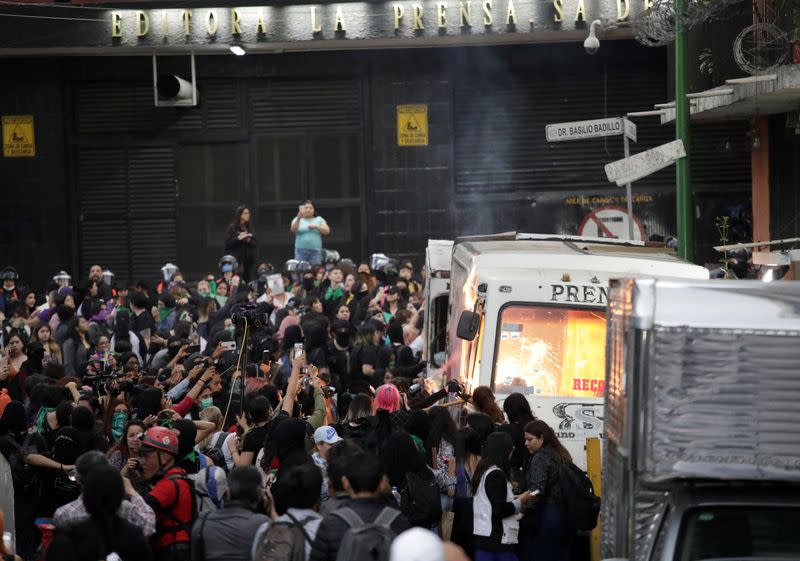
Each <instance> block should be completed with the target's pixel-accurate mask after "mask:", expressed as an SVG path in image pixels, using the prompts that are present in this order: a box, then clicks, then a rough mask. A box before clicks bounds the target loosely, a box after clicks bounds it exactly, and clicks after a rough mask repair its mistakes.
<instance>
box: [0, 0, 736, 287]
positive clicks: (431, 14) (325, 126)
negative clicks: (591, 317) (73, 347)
mask: <svg viewBox="0 0 800 561" xmlns="http://www.w3.org/2000/svg"><path fill="white" fill-rule="evenodd" d="M643 6H644V2H638V1H633V0H631V2H629V3H628V2H618V3H616V5H615V4H613V3H610V2H608V3H606V2H603V3H596V2H590V1H586V2H584V1H582V0H576V1H574V2H573V1H570V0H564V1H563V2H562V1H560V0H555V1H548V2H543V1H540V0H532V1H529V2H527V3H522V2H514V1H513V0H510V1H509V2H506V1H505V0H503V1H501V2H497V1H496V0H495V2H494V4H492V2H491V1H489V0H487V2H472V3H470V2H458V3H454V2H451V3H431V4H416V3H413V2H399V3H386V4H384V3H368V4H367V3H364V4H362V3H349V4H339V5H337V4H324V5H317V6H308V5H300V6H295V5H283V4H282V5H280V6H265V7H258V6H248V7H243V8H235V7H231V6H224V7H222V8H220V7H216V8H212V7H208V6H199V5H198V6H197V7H193V8H192V9H190V10H189V9H186V8H180V9H178V8H175V9H171V8H169V9H159V10H154V9H148V8H143V9H130V8H129V7H128V5H126V6H125V9H119V10H112V9H110V8H104V7H100V6H86V5H84V7H83V8H80V9H79V8H73V10H72V11H70V10H68V9H67V8H65V7H53V8H52V9H48V10H49V11H48V13H49V14H52V15H53V17H57V18H67V17H70V18H72V19H69V20H67V19H63V20H59V19H55V20H39V19H36V18H27V17H20V18H3V19H4V20H6V21H2V22H0V24H1V25H4V26H6V30H5V31H3V32H0V38H2V39H0V54H2V55H3V58H2V59H0V71H2V74H1V75H2V76H3V83H4V85H5V87H4V88H3V89H2V90H0V112H1V113H2V115H3V116H10V117H13V116H23V117H25V116H32V117H33V122H32V131H33V136H34V137H35V141H34V142H33V144H35V153H34V154H33V155H30V154H28V155H22V156H20V155H13V156H11V157H3V158H0V177H3V186H4V188H3V189H2V190H0V192H1V193H2V194H0V197H2V198H3V203H2V205H3V208H4V212H3V213H2V217H0V232H1V233H0V255H3V256H4V259H3V261H4V262H8V264H14V265H16V266H18V268H19V269H20V271H21V273H22V274H23V276H26V277H28V278H32V279H33V278H37V279H41V278H49V277H50V276H52V275H53V274H54V273H55V272H56V271H57V270H59V269H67V270H68V271H70V272H72V274H73V276H75V277H83V275H84V274H85V271H86V269H88V267H89V266H90V265H91V264H93V263H96V262H97V263H99V264H101V265H103V266H104V267H108V268H110V269H111V270H112V271H113V272H114V273H115V274H116V275H117V279H118V280H120V281H123V282H130V281H136V280H139V279H152V278H154V277H156V276H157V275H158V271H159V269H160V267H161V266H162V265H163V264H164V263H165V262H166V261H172V262H175V263H177V264H178V265H179V266H180V268H181V269H182V270H183V271H184V272H185V273H187V274H189V275H197V274H203V273H205V272H208V271H210V270H213V268H214V267H215V266H216V263H217V261H218V259H219V258H220V257H221V255H222V253H223V242H224V239H223V238H224V234H225V230H226V228H227V226H228V224H229V223H230V222H231V220H232V219H233V213H234V209H235V207H236V206H237V205H239V204H245V205H248V206H249V207H250V208H251V209H252V210H253V212H254V219H253V221H254V227H255V232H256V237H257V239H258V241H259V255H260V258H261V259H263V260H268V261H271V262H273V263H276V264H278V263H282V262H283V261H284V260H286V259H287V258H289V257H290V256H291V255H290V253H289V252H290V248H291V243H292V240H291V235H290V233H289V223H290V221H291V218H292V217H293V216H294V215H295V214H296V212H297V205H298V204H299V203H300V202H301V201H303V200H305V199H307V198H310V199H313V200H314V201H315V202H316V204H317V208H318V213H319V214H320V215H322V216H323V217H325V218H326V220H327V221H328V222H329V224H330V226H331V230H332V233H331V236H330V237H329V239H328V240H327V246H328V247H330V248H332V249H337V250H338V251H339V252H340V253H341V254H342V256H348V257H351V258H353V259H359V258H364V257H366V256H368V255H369V254H370V253H372V252H383V253H387V254H390V255H396V256H409V257H415V256H420V255H421V253H422V252H423V249H424V247H425V244H426V241H427V239H429V238H452V237H454V236H457V235H469V234H482V233H493V232H501V231H510V230H518V231H528V232H538V233H560V234H579V233H580V234H584V235H600V236H604V235H615V234H616V233H617V232H618V231H620V230H619V229H620V225H621V223H622V222H623V217H622V216H623V214H624V213H623V210H624V207H625V203H626V199H625V191H624V188H623V189H620V188H618V187H616V185H615V184H612V183H609V182H608V181H607V179H606V177H605V173H604V171H603V166H604V165H605V164H606V163H608V162H611V161H614V160H617V159H620V158H622V156H623V148H622V140H621V137H619V136H617V137H608V138H601V139H592V140H585V141H578V142H569V143H566V142H562V143H548V142H547V140H546V137H545V126H546V125H547V124H549V123H558V122H569V121H582V120H587V119H597V118H604V117H617V116H623V115H625V114H626V113H628V112H631V111H640V110H645V109H650V108H652V105H653V103H657V102H660V101H663V100H664V99H665V98H669V92H668V76H669V71H668V68H669V60H668V53H667V50H666V49H648V48H645V47H643V46H640V45H639V44H638V43H636V42H635V41H633V40H632V39H631V37H632V35H631V33H630V31H629V30H626V28H625V27H624V25H622V24H624V23H625V20H629V19H630V18H631V17H632V16H633V15H634V14H635V13H636V11H637V10H639V9H642V7H643ZM626 10H628V12H627V13H626ZM16 13H18V14H20V15H21V16H26V15H36V14H39V13H41V12H35V11H32V9H28V10H26V9H22V8H19V9H18V10H17V12H16ZM187 13H191V15H190V16H187V15H186V14H187ZM212 13H213V15H210V14H212ZM74 14H79V15H77V16H76V15H74ZM81 18H83V20H85V21H75V20H80V19H81ZM594 18H603V20H604V21H605V22H617V21H618V20H621V21H619V22H618V23H619V24H620V25H621V27H619V28H617V29H612V30H609V31H607V32H605V34H604V35H603V36H602V37H601V39H602V43H601V49H600V51H599V52H598V53H597V54H596V55H594V56H590V55H588V54H587V53H586V52H585V51H584V49H583V46H582V42H583V39H584V38H585V36H586V34H587V32H588V31H587V24H588V23H589V22H590V21H591V20H592V19H594ZM559 19H560V21H559ZM260 21H261V22H263V27H262V26H261V24H260V23H259V22H260ZM165 22H166V23H165ZM466 22H468V23H469V24H468V25H467V23H466ZM487 22H489V23H487ZM8 26H14V27H15V29H14V32H13V33H10V31H9V30H10V28H9V27H8ZM237 26H238V27H237ZM187 30H188V32H187ZM262 30H263V32H262ZM235 31H239V32H238V33H235ZM231 46H241V47H243V49H244V51H245V52H246V54H245V56H234V55H232V54H231V53H230V50H229V48H230V47H231ZM190 53H193V54H194V66H195V81H196V86H197V104H196V105H194V106H188V107H156V97H157V96H156V95H155V93H154V81H156V80H157V77H156V76H158V75H162V74H175V75H179V76H181V77H183V78H186V79H190V77H191V74H192V69H191V66H192V59H191V56H190ZM153 55H156V56H155V64H156V65H157V72H154V56H153ZM637 125H638V134H637V137H638V138H637V143H636V144H634V145H633V148H632V151H633V152H634V153H635V152H638V151H641V150H645V149H648V148H652V147H654V146H657V145H659V144H663V143H665V142H668V141H670V140H672V139H673V138H674V128H673V127H672V126H671V125H661V124H660V123H659V122H658V120H657V119H652V120H649V119H644V120H640V121H637ZM26 126H27V125H23V128H22V129H19V130H20V131H21V132H20V134H21V135H22V136H20V138H22V137H23V136H24V134H25V133H27V131H28V129H27V128H25V127H26ZM747 130H748V125H747V123H744V122H741V121H735V120H734V121H729V122H715V123H710V124H704V125H702V126H698V127H695V129H694V131H693V133H694V142H693V146H692V155H693V158H694V163H693V179H694V193H695V203H696V219H697V223H696V231H697V236H696V240H695V245H696V255H697V258H698V260H699V261H701V262H702V261H713V260H714V259H715V258H716V257H715V256H714V255H713V252H709V250H708V248H709V247H710V246H711V245H714V244H716V242H717V241H718V239H717V237H716V236H717V233H716V229H715V226H714V221H715V218H716V217H717V216H721V215H723V214H726V213H730V212H736V209H737V208H738V207H747V208H749V205H750V155H749V151H748V150H747V147H746V146H743V143H741V142H738V140H737V139H739V138H741V137H742V136H743V135H745V134H746V132H747ZM408 131H415V132H413V134H406V132H408ZM400 133H403V134H400ZM4 140H5V139H4ZM31 140H34V139H31ZM674 184H675V183H674V172H673V171H672V170H669V169H667V170H664V171H661V172H658V173H657V174H654V175H652V176H650V177H648V178H646V179H644V180H642V181H640V182H637V183H635V184H634V186H633V192H634V215H635V217H636V237H637V238H640V239H648V238H651V237H659V236H664V237H666V236H669V235H674V233H675V228H674V222H675V196H674ZM3 264H5V263H3Z"/></svg>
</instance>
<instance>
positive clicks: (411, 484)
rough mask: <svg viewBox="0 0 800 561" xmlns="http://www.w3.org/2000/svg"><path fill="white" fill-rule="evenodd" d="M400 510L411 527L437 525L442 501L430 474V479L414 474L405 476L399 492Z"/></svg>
mask: <svg viewBox="0 0 800 561" xmlns="http://www.w3.org/2000/svg"><path fill="white" fill-rule="evenodd" d="M400 510H402V511H403V514H405V515H406V517H407V518H408V521H409V522H410V523H411V525H412V526H420V527H422V528H433V527H434V526H435V525H436V524H438V523H439V521H440V520H441V519H442V500H441V497H440V495H439V486H438V485H437V484H436V479H435V478H434V477H433V475H432V474H431V477H430V479H425V478H422V477H420V476H419V475H418V474H416V473H411V472H409V473H407V474H406V485H405V487H404V488H403V490H402V491H400Z"/></svg>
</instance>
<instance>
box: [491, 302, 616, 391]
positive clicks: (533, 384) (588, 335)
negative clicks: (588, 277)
mask: <svg viewBox="0 0 800 561" xmlns="http://www.w3.org/2000/svg"><path fill="white" fill-rule="evenodd" d="M498 339H499V341H498V346H497V354H496V360H495V365H494V375H493V384H494V391H495V392H497V393H502V394H507V393H511V392H521V393H523V394H526V395H538V396H544V397H548V396H568V397H603V391H604V390H605V358H606V318H605V314H604V313H602V312H598V311H593V310H582V309H574V308H559V307H554V306H532V305H512V306H508V307H506V308H505V309H503V310H502V313H501V315H500V325H499V329H498Z"/></svg>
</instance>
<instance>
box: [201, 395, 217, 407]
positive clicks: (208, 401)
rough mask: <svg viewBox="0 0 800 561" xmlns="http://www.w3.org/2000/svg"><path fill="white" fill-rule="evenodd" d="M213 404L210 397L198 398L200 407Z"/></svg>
mask: <svg viewBox="0 0 800 561" xmlns="http://www.w3.org/2000/svg"><path fill="white" fill-rule="evenodd" d="M212 405H214V400H213V399H212V398H210V397H207V398H205V399H201V400H200V408H201V409H205V408H206V407H211V406H212Z"/></svg>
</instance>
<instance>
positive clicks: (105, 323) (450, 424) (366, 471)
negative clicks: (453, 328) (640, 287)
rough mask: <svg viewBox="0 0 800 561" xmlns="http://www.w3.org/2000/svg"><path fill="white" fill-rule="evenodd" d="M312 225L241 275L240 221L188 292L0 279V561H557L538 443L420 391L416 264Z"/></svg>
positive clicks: (571, 538)
mask: <svg viewBox="0 0 800 561" xmlns="http://www.w3.org/2000/svg"><path fill="white" fill-rule="evenodd" d="M304 206H305V207H307V206H308V205H304ZM309 213H310V214H309ZM309 224H313V225H314V226H312V227H311V228H310V229H309V226H308V225H309ZM326 230H327V232H329V231H330V229H329V228H328V226H327V224H325V223H324V220H320V219H319V217H314V212H313V206H312V207H311V210H310V211H309V210H308V208H305V209H304V208H303V207H301V212H300V213H298V218H296V219H295V220H294V221H293V223H292V229H291V231H292V233H294V234H295V235H296V237H297V240H298V244H299V246H298V247H296V257H299V258H300V259H290V260H289V261H287V262H286V263H285V264H284V265H283V266H281V267H274V266H273V265H271V264H269V263H257V262H256V261H255V251H254V249H253V247H252V245H253V240H254V237H253V234H252V228H251V227H250V225H249V211H247V209H239V210H238V211H237V215H236V220H235V221H234V224H233V225H232V227H231V232H229V235H228V243H226V251H227V252H228V254H227V255H225V256H224V257H223V258H222V259H221V260H220V261H219V263H218V267H217V268H216V270H214V271H213V272H209V273H208V274H207V275H203V276H202V277H201V278H193V279H190V278H185V277H184V275H183V274H182V273H181V272H180V270H179V268H178V267H176V266H175V265H172V264H170V263H168V264H166V265H165V266H164V267H163V268H162V270H161V275H160V276H159V275H158V272H157V271H154V275H153V277H154V278H157V280H156V281H155V282H152V281H148V280H147V279H145V280H138V281H135V283H131V284H130V285H129V286H127V285H125V286H118V285H117V283H115V282H114V280H113V275H111V274H110V273H109V272H108V271H103V269H102V268H101V267H100V266H99V265H95V266H92V267H91V268H90V269H89V271H88V276H86V277H84V278H80V279H77V278H76V279H75V280H74V282H73V279H72V278H71V277H70V276H69V275H68V274H66V273H64V272H61V273H59V274H57V275H56V276H54V277H53V279H52V281H51V282H50V285H49V286H48V287H47V289H46V292H41V293H40V292H35V291H33V290H31V289H29V288H27V283H26V282H25V281H26V280H30V279H21V278H19V275H18V274H17V272H16V271H15V270H14V269H13V268H12V267H7V268H6V269H4V270H3V271H2V272H0V277H2V290H0V320H1V321H2V326H3V328H2V332H1V333H0V347H2V359H0V392H1V393H0V527H2V530H3V535H4V540H3V544H2V546H0V554H1V555H0V557H2V559H22V560H24V561H34V560H38V559H45V560H47V561H78V560H80V561H83V560H86V561H98V560H110V561H119V560H121V561H147V560H150V559H153V560H157V561H189V560H194V561H222V560H225V561H249V560H253V561H278V560H285V561H309V560H310V561H345V560H346V561H362V560H364V561H366V560H370V561H388V560H391V561H401V560H408V561H444V560H445V559H447V560H449V561H456V560H458V561H464V560H466V559H473V560H474V561H517V560H518V561H550V560H552V561H567V560H568V559H570V555H571V550H572V549H574V548H573V547H572V546H573V544H574V543H575V541H576V530H575V528H574V527H573V525H572V524H571V523H570V512H569V508H570V504H569V500H568V497H564V496H563V495H564V487H563V484H562V483H561V482H560V480H561V468H562V467H563V466H565V465H569V464H571V458H570V456H569V452H567V450H566V449H565V448H564V447H563V446H562V445H561V443H560V442H559V441H558V438H557V437H556V435H555V434H554V432H553V430H552V429H551V428H550V427H549V426H548V425H547V424H545V423H544V422H542V421H540V420H537V419H536V418H535V417H534V416H533V414H532V413H531V409H530V406H529V403H528V401H527V398H526V397H525V396H523V395H521V394H512V395H511V396H510V397H508V398H507V399H505V400H504V402H503V403H502V408H501V407H500V406H498V404H497V403H496V401H495V399H494V396H493V395H492V392H491V390H490V389H489V388H488V387H477V388H470V389H471V391H470V393H469V395H467V391H466V388H465V387H464V385H463V383H462V382H463V381H459V380H457V379H451V378H450V377H449V376H448V375H447V373H446V372H445V376H444V377H443V379H444V380H445V381H444V382H442V381H439V382H438V384H437V383H435V382H434V381H433V380H434V379H438V380H441V379H442V376H441V374H442V372H441V371H439V372H438V375H439V376H438V378H437V377H436V376H434V375H433V374H434V373H433V372H432V371H431V369H430V367H429V366H428V365H427V364H426V363H425V362H423V361H422V359H421V354H422V347H423V334H422V325H423V317H424V313H425V310H424V306H423V290H424V286H425V280H426V279H425V271H424V268H422V269H416V268H415V267H414V265H413V264H412V263H411V262H407V261H394V260H391V259H388V258H385V256H382V255H377V256H373V259H372V260H370V261H368V262H361V263H355V262H352V261H350V260H349V259H339V256H338V255H336V254H335V253H334V252H326V251H324V250H321V249H320V248H321V244H320V243H318V242H317V241H316V240H315V239H314V237H315V236H314V234H313V233H310V232H311V231H314V232H317V233H318V236H319V237H321V235H324V234H325V233H326ZM248 245H249V246H250V247H247V246H248ZM81 276H83V275H81ZM40 280H41V279H40ZM42 284H44V283H42ZM572 554H573V555H574V551H572Z"/></svg>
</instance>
